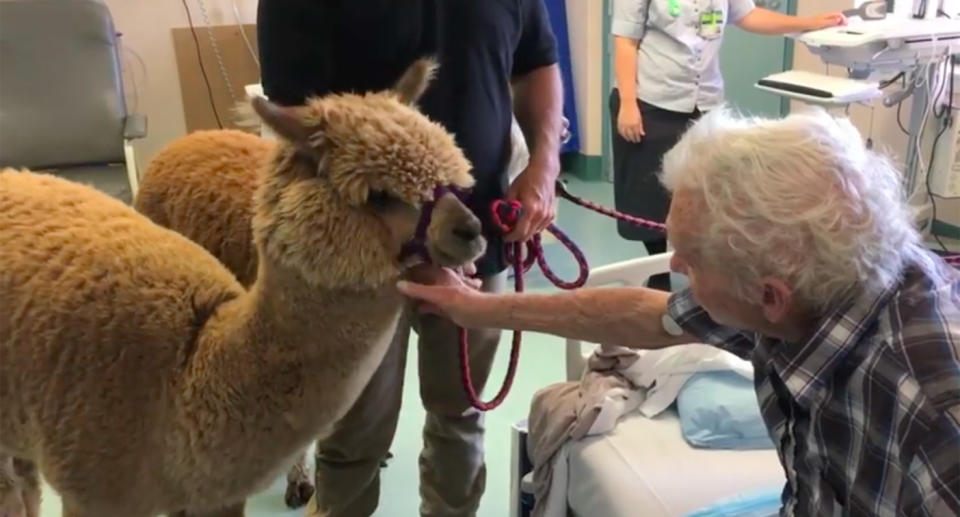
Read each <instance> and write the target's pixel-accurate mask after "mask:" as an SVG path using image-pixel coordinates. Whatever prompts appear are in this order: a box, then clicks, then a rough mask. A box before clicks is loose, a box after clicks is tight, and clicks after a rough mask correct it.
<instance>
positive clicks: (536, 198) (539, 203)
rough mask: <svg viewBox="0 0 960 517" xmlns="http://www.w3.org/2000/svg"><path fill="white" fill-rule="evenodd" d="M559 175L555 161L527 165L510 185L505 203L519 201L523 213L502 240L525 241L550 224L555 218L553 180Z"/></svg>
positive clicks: (555, 203) (558, 164)
mask: <svg viewBox="0 0 960 517" xmlns="http://www.w3.org/2000/svg"><path fill="white" fill-rule="evenodd" d="M559 171H560V163H559V161H557V160H544V163H534V162H533V161H531V162H530V164H529V165H528V166H527V168H526V169H525V170H524V171H523V172H521V173H520V175H519V176H517V179H515V180H514V181H513V184H512V185H510V188H509V189H508V190H507V199H509V200H511V201H519V202H520V204H521V205H523V212H522V214H521V215H520V220H519V221H517V225H516V226H515V227H514V228H513V231H512V232H510V233H509V234H507V235H506V236H505V237H504V239H505V240H506V241H507V242H517V241H519V242H525V241H528V240H530V238H531V237H533V235H534V234H536V233H540V232H542V231H543V230H546V229H547V227H548V226H550V224H552V223H553V220H554V219H555V218H556V217H557V206H556V205H557V198H556V178H557V175H558V174H559Z"/></svg>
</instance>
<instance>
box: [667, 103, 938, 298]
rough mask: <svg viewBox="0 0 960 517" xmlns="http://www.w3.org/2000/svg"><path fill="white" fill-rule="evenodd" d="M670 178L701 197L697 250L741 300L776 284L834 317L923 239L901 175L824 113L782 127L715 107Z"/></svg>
mask: <svg viewBox="0 0 960 517" xmlns="http://www.w3.org/2000/svg"><path fill="white" fill-rule="evenodd" d="M661 179H662V182H663V184H664V186H665V187H666V188H667V189H668V190H670V191H671V192H675V191H678V190H684V189H688V190H691V191H694V192H696V193H697V194H698V196H699V197H700V199H702V201H703V202H704V206H705V212H704V213H703V214H702V218H701V221H700V223H701V226H700V227H699V231H698V235H697V237H696V240H697V242H695V243H693V244H694V247H695V249H696V252H697V253H698V254H699V255H700V256H701V258H702V259H703V260H705V261H708V262H709V263H710V264H711V265H712V266H714V267H721V268H724V269H725V272H728V273H729V274H730V275H731V276H732V277H733V279H734V284H735V285H736V286H737V287H736V290H737V291H738V292H737V293H736V294H737V295H739V296H740V297H743V298H752V299H756V298H755V295H756V290H757V289H758V288H759V286H760V282H759V281H760V279H761V278H762V277H764V276H773V277H776V278H779V279H781V280H783V281H784V282H787V283H788V284H789V285H790V286H791V288H792V289H793V290H794V292H795V293H796V294H797V295H798V296H799V297H800V299H801V300H803V302H804V303H807V304H811V305H813V306H814V307H816V308H818V309H827V308H829V307H832V306H834V305H835V304H838V303H840V302H842V301H843V300H845V299H849V297H852V296H857V295H860V294H866V293H878V292H879V291H880V290H882V289H883V287H885V286H886V285H889V283H890V282H894V281H896V280H897V279H899V277H900V276H901V274H902V271H903V269H904V267H905V264H906V262H907V261H908V260H909V257H910V255H911V254H912V253H913V252H914V251H915V250H917V249H918V246H919V243H920V236H919V234H918V232H917V231H916V229H915V228H914V227H913V224H912V222H911V219H912V218H911V211H910V209H909V207H908V205H907V203H906V202H905V199H904V195H903V191H902V188H901V183H900V179H901V178H900V173H899V171H898V170H897V168H896V167H895V166H894V164H893V163H892V162H891V160H890V159H889V158H887V157H886V156H883V155H881V154H879V153H877V152H874V151H871V150H869V149H867V148H866V146H865V145H864V143H863V139H862V137H861V135H860V134H859V132H858V131H857V129H856V128H855V127H854V126H853V124H852V123H851V122H850V121H849V120H848V119H846V118H835V117H833V116H831V115H829V114H828V113H827V112H826V111H824V110H822V109H811V110H810V111H806V112H803V113H796V114H791V115H789V116H787V117H785V118H782V119H763V118H750V117H742V116H739V115H737V114H735V113H733V112H732V111H731V110H730V109H729V108H721V109H717V110H714V111H713V112H711V113H709V114H707V115H706V116H704V117H703V118H702V119H701V120H699V121H698V122H697V123H695V124H694V125H693V126H692V127H691V128H690V129H689V130H688V131H687V132H686V133H685V134H684V136H683V137H682V138H681V140H680V142H679V143H678V144H677V145H676V146H675V147H674V148H673V149H672V150H670V151H669V152H668V153H667V154H666V156H665V157H664V162H663V171H662V176H661Z"/></svg>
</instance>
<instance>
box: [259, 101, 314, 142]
mask: <svg viewBox="0 0 960 517" xmlns="http://www.w3.org/2000/svg"><path fill="white" fill-rule="evenodd" d="M250 104H251V106H253V111H255V112H256V114H257V116H258V117H260V120H262V121H263V122H264V124H266V125H267V126H269V127H270V129H272V130H273V131H274V132H275V133H277V135H279V136H280V138H283V139H284V140H287V141H289V142H290V143H292V144H294V145H296V146H297V147H309V139H310V130H309V129H308V128H307V127H306V126H305V125H303V122H302V121H301V120H300V117H298V116H297V112H296V110H295V109H294V108H288V107H284V106H278V105H277V104H274V103H273V102H270V101H268V100H267V99H265V98H263V97H254V98H253V100H251V101H250Z"/></svg>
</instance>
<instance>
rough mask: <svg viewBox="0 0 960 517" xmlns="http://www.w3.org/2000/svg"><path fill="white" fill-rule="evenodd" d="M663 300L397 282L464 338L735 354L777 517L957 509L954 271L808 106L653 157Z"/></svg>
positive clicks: (872, 164)
mask: <svg viewBox="0 0 960 517" xmlns="http://www.w3.org/2000/svg"><path fill="white" fill-rule="evenodd" d="M662 181H663V183H664V185H665V186H666V187H667V189H668V190H670V191H671V193H672V194H673V196H674V197H673V203H672V206H671V208H670V213H669V216H668V220H667V228H668V230H667V231H668V234H669V236H670V239H671V241H672V242H673V244H674V246H675V248H676V252H675V255H674V258H673V261H672V268H673V270H674V271H676V272H679V273H683V274H685V275H686V276H687V277H688V278H689V280H690V288H689V289H688V290H686V291H683V292H679V293H676V294H674V295H669V294H667V293H662V292H658V291H654V290H648V289H643V288H609V289H583V290H580V291H576V292H565V293H558V294H522V295H518V294H512V295H489V294H483V293H480V292H478V291H475V290H473V289H472V288H471V287H470V286H468V285H467V283H465V282H463V281H461V280H460V279H459V277H457V276H455V275H454V274H453V273H451V272H449V271H435V270H434V271H424V272H423V277H421V278H418V279H417V280H418V281H419V282H421V283H419V284H412V283H401V285H400V287H401V289H402V290H403V291H404V292H406V293H407V294H408V295H410V296H412V297H414V298H418V299H420V300H421V301H422V307H423V309H424V310H427V311H432V312H439V313H442V314H446V315H448V316H449V317H451V318H452V319H453V320H454V321H456V322H458V323H460V324H461V325H464V326H468V327H498V328H503V329H519V330H530V331H540V332H547V333H552V334H557V335H560V336H564V337H570V338H579V339H584V340H589V341H593V342H604V343H610V344H618V345H624V346H629V347H635V348H643V349H653V348H660V347H665V346H670V345H673V344H679V343H687V342H692V341H703V342H708V343H711V344H713V345H716V346H718V347H722V348H724V349H727V350H729V351H731V352H734V353H736V354H738V355H740V356H749V357H750V359H751V360H752V362H753V365H754V368H755V373H756V382H755V384H756V391H757V395H758V398H759V400H760V405H761V409H762V412H763V417H764V420H765V421H766V424H767V427H768V429H769V432H770V434H771V436H772V437H773V439H774V442H775V443H777V444H778V452H779V455H780V458H781V462H782V464H783V466H784V469H785V471H786V477H787V483H786V486H785V487H784V491H783V514H785V515H857V516H859V515H864V516H867V515H891V516H894V515H897V516H899V515H925V516H940V515H960V274H958V272H957V271H955V270H952V269H950V268H949V267H948V266H947V265H946V264H944V263H943V261H942V260H940V259H939V258H937V257H936V256H934V255H932V254H930V253H929V252H927V251H926V250H924V249H923V248H922V247H921V243H920V237H919V235H918V234H917V232H916V231H915V230H914V228H913V226H912V224H911V216H910V211H909V208H908V207H907V206H906V204H905V203H904V201H903V194H902V192H901V189H900V186H899V174H898V172H897V170H896V169H895V168H894V166H893V165H892V164H891V163H890V162H889V161H888V160H887V159H885V158H883V157H881V156H880V155H878V154H875V153H873V152H872V151H869V150H867V149H866V148H865V147H864V145H863V143H862V140H861V137H860V135H859V134H858V133H857V131H856V130H855V129H854V127H853V126H852V125H851V124H850V123H849V122H848V121H846V120H837V119H834V118H832V117H830V116H829V115H827V114H826V113H824V112H822V111H814V112H811V113H807V114H795V115H791V116H789V117H786V118H785V119H781V120H744V119H738V118H736V117H734V116H732V115H731V114H730V113H729V112H728V111H726V110H722V109H720V110H716V111H714V112H713V113H711V114H709V115H707V116H706V117H705V118H704V119H702V120H701V121H699V122H698V123H696V124H695V125H694V126H693V127H692V128H691V129H690V130H689V131H688V132H687V133H686V134H685V135H684V136H683V138H682V139H681V140H680V142H679V143H678V144H677V145H676V147H674V148H673V149H672V150H671V151H670V152H669V153H668V154H667V155H666V157H665V159H664V164H663V173H662Z"/></svg>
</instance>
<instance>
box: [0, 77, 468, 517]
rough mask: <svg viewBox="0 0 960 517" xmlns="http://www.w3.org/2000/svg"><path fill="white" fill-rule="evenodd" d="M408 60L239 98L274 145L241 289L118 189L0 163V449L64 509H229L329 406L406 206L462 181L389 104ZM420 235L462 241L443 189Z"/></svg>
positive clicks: (359, 348) (455, 246) (387, 316)
mask: <svg viewBox="0 0 960 517" xmlns="http://www.w3.org/2000/svg"><path fill="white" fill-rule="evenodd" d="M429 70H430V67H429V66H427V65H426V64H424V63H418V64H417V65H415V66H414V67H413V68H412V69H411V71H410V73H409V74H408V76H407V77H406V78H405V80H404V81H401V83H400V85H401V86H400V87H398V89H397V91H396V92H393V91H390V92H382V93H379V94H371V95H368V96H365V97H359V96H351V95H342V96H330V97H325V98H321V99H317V100H314V101H311V102H310V103H309V105H308V106H305V107H303V108H296V109H294V108H279V107H277V106H274V105H272V104H270V103H269V102H266V101H264V100H262V99H260V100H256V101H254V103H253V104H254V107H255V109H256V111H257V113H258V114H259V115H260V116H261V117H262V118H263V119H264V121H265V122H266V123H267V124H268V125H269V126H271V128H272V129H273V130H274V131H276V132H277V133H278V134H279V135H281V136H282V138H283V139H284V142H283V143H281V144H280V145H278V146H277V149H276V152H275V153H274V154H273V155H272V157H271V159H270V160H269V163H268V164H267V165H266V166H265V167H264V168H263V169H262V171H261V175H260V177H259V180H258V188H257V192H256V197H255V202H254V206H255V210H254V217H253V241H254V242H255V244H256V249H257V253H258V256H259V258H260V260H259V264H258V270H257V275H256V281H255V283H254V284H253V285H252V286H251V287H250V289H249V290H247V289H244V288H243V286H241V284H240V283H239V282H238V281H237V280H236V278H235V277H234V276H233V275H232V274H231V273H230V272H229V271H228V270H227V269H226V268H224V267H223V266H222V265H221V264H220V263H219V262H218V261H217V260H216V258H214V257H213V256H212V255H211V254H210V253H209V252H207V251H206V250H204V249H203V248H202V247H201V246H199V245H198V244H196V243H194V242H193V241H191V240H189V239H187V238H186V237H184V236H182V235H179V234H177V233H175V232H173V231H171V230H168V229H165V228H162V227H160V226H158V225H156V224H154V223H152V222H150V221H149V220H148V219H147V218H146V217H144V216H142V215H141V214H138V213H136V212H135V211H134V210H133V209H131V208H130V207H128V206H125V205H123V204H122V203H120V202H119V201H115V200H113V199H111V198H108V197H107V196H105V195H103V194H101V193H99V192H97V191H95V190H93V189H91V188H88V187H84V186H80V185H77V184H75V183H71V182H68V181H66V180H63V179H60V178H56V177H53V176H47V175H39V174H34V173H30V172H17V171H12V170H5V171H3V172H0V307H2V308H3V310H0V408H2V410H0V454H4V455H7V456H8V457H10V456H12V457H14V458H17V461H18V462H20V463H21V464H24V465H27V466H29V465H30V464H31V463H32V464H35V465H36V466H37V467H38V468H39V471H40V472H41V473H42V474H43V476H44V478H45V479H46V480H47V481H48V482H49V484H50V485H51V486H52V487H53V488H54V489H55V490H56V491H57V492H59V494H60V496H61V498H62V500H63V505H64V508H63V515H64V517H101V516H124V517H152V516H155V515H158V514H161V513H176V512H183V513H185V514H189V515H220V516H231V517H233V516H242V515H243V501H244V499H245V498H246V497H247V496H248V495H249V494H251V493H252V492H254V491H256V490H258V489H260V488H262V487H264V486H265V485H266V484H267V483H269V482H270V481H272V480H273V479H275V477H276V476H277V475H278V474H280V473H281V472H282V471H283V469H284V468H285V467H286V466H288V465H290V463H291V462H292V460H293V458H294V457H295V455H297V454H298V453H299V452H301V451H302V450H303V449H304V448H305V447H306V445H307V444H308V443H309V442H310V441H311V440H313V439H314V438H316V437H317V436H318V435H321V434H322V433H323V432H325V430H326V429H328V428H329V426H330V425H332V424H333V423H334V422H335V421H336V420H337V419H338V418H340V417H341V416H342V415H343V414H344V412H345V411H346V410H347V409H348V408H349V407H350V405H351V404H352V403H353V401H354V400H355V399H356V397H357V396H358V394H359V393H360V391H361V390H362V388H363V387H364V385H365V383H366V382H367V380H368V379H369V377H370V375H371V374H372V373H373V371H374V369H375V368H376V366H377V365H378V363H379V362H380V360H381V358H382V356H383V354H384V352H385V350H386V347H387V344H388V343H389V341H390V339H391V338H392V334H393V332H394V330H395V328H396V324H397V320H398V318H399V317H400V314H401V312H402V310H403V299H402V297H401V296H400V295H399V293H397V291H396V289H395V287H394V284H395V281H396V280H397V278H398V277H399V276H400V275H401V274H402V266H401V264H399V263H398V261H397V257H398V254H399V252H400V248H401V246H402V244H403V243H404V242H406V241H407V240H408V239H409V238H411V236H412V235H413V228H414V226H415V225H416V222H417V220H418V219H419V216H420V210H419V209H418V207H419V206H421V203H422V202H423V201H425V200H428V199H429V198H430V197H431V195H432V192H433V190H434V188H435V187H437V186H440V185H453V186H458V187H469V186H470V185H471V183H472V179H471V177H470V174H469V164H468V163H467V161H466V159H465V158H464V157H463V154H462V153H461V152H460V150H459V149H458V148H457V147H456V145H455V144H454V141H453V139H452V137H451V136H450V135H449V134H447V133H446V132H444V131H443V130H442V128H440V126H438V125H436V124H434V123H432V122H430V121H429V120H427V119H426V118H425V117H423V116H422V115H420V114H419V113H418V112H416V111H415V110H414V109H413V108H411V107H410V106H409V104H410V103H412V102H414V101H415V100H416V98H417V96H418V95H419V94H420V93H421V92H422V91H423V88H424V85H425V84H426V81H427V77H428V76H429ZM427 234H428V240H429V244H430V245H431V246H434V247H436V248H437V249H438V250H442V251H443V253H445V254H446V255H447V256H448V257H459V259H460V262H463V263H466V262H469V261H471V260H473V259H474V258H476V257H477V256H478V255H479V254H480V252H481V251H482V248H483V240H482V238H481V237H480V236H479V222H478V221H477V220H476V218H475V217H474V216H473V215H472V214H471V213H470V212H469V210H467V208H466V207H464V206H463V205H462V204H460V202H459V201H458V200H456V198H455V197H454V196H446V197H444V198H443V199H441V200H439V202H438V204H437V207H436V208H435V209H434V218H433V222H432V224H431V227H430V230H429V231H428V232H427ZM317 336H326V338H325V339H324V340H322V341H320V340H317V339H316V337H317ZM5 496H6V494H0V500H3V498H4V497H5Z"/></svg>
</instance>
